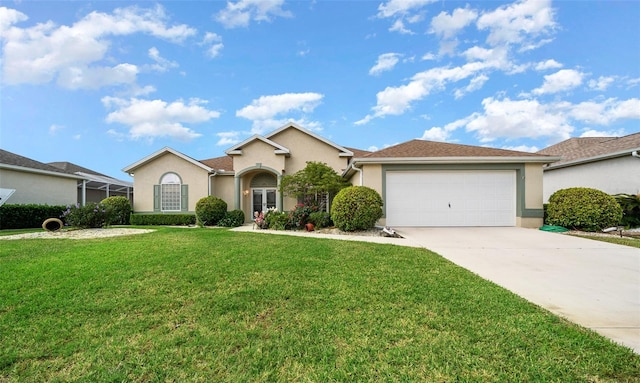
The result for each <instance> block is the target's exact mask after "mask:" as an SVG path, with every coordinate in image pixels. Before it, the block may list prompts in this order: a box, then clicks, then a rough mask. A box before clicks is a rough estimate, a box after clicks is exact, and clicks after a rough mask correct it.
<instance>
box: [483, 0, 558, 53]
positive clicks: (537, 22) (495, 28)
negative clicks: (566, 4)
mask: <svg viewBox="0 0 640 383" xmlns="http://www.w3.org/2000/svg"><path fill="white" fill-rule="evenodd" d="M476 25H477V27H478V29H480V30H485V29H487V30H489V36H488V37H487V43H488V44H489V45H493V46H496V45H503V44H522V45H524V46H535V45H536V44H537V43H533V42H532V41H531V40H530V39H532V38H534V37H538V36H541V35H545V34H548V33H551V32H552V31H553V30H554V29H555V27H556V23H555V21H554V11H553V9H552V8H551V0H521V1H516V2H515V3H512V4H509V5H504V6H501V7H499V8H498V9H496V10H495V11H492V12H486V13H483V14H482V15H481V16H480V17H479V18H478V22H477V23H476ZM545 42H548V40H547V41H545Z"/></svg>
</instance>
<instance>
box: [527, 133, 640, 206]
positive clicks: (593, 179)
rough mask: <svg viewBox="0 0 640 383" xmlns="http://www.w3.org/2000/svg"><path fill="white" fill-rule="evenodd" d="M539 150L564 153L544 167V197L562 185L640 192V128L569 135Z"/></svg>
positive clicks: (628, 192)
mask: <svg viewBox="0 0 640 383" xmlns="http://www.w3.org/2000/svg"><path fill="white" fill-rule="evenodd" d="M538 154H544V155H551V156H558V157H561V160H560V161H558V162H554V163H552V164H549V165H546V166H545V167H544V168H543V170H544V201H545V202H546V201H548V200H549V197H550V196H551V195H552V194H553V193H555V192H556V191H558V190H560V189H566V188H570V187H589V188H594V189H598V190H602V191H603V192H605V193H607V194H612V195H613V194H619V193H625V194H640V132H638V133H633V134H629V135H627V136H623V137H582V138H570V139H568V140H565V141H562V142H559V143H557V144H555V145H552V146H549V147H548V148H545V149H543V150H541V151H539V152H538Z"/></svg>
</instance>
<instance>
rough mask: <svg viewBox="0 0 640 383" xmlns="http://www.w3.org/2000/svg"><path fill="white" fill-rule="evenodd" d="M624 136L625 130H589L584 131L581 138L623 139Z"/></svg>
mask: <svg viewBox="0 0 640 383" xmlns="http://www.w3.org/2000/svg"><path fill="white" fill-rule="evenodd" d="M624 135H625V132H624V129H618V130H606V131H602V130H593V129H589V130H586V131H584V132H583V133H582V134H581V135H580V137H621V136H624Z"/></svg>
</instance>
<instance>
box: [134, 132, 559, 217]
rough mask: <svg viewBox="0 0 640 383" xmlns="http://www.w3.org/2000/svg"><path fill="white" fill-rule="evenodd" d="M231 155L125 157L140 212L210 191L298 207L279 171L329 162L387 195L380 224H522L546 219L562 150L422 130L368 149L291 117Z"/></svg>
mask: <svg viewBox="0 0 640 383" xmlns="http://www.w3.org/2000/svg"><path fill="white" fill-rule="evenodd" d="M225 153H226V155H225V156H222V157H216V158H211V159H206V160H200V161H199V160H196V159H193V158H191V157H189V156H187V155H185V154H183V153H180V152H178V151H176V150H174V149H171V148H168V147H165V148H163V149H161V150H159V151H157V152H155V153H152V154H150V155H149V156H146V157H144V158H142V159H141V160H139V161H137V162H135V163H133V164H131V165H129V166H127V167H125V168H124V169H123V171H125V172H127V173H129V174H130V175H132V176H133V177H134V189H135V191H136V200H135V202H134V206H133V208H134V212H136V213H145V212H163V213H172V212H180V211H184V212H187V211H188V212H193V211H195V204H196V202H197V201H198V200H199V199H200V198H202V197H205V196H207V195H215V196H217V197H219V198H221V199H223V200H224V201H225V202H226V203H227V205H228V207H229V209H241V210H243V211H244V213H245V217H247V220H250V219H251V217H252V216H253V212H255V211H264V210H266V209H268V208H276V209H278V210H279V211H286V210H290V209H292V208H293V207H294V206H295V204H296V203H297V200H296V199H294V198H289V197H285V196H283V195H281V194H280V193H279V191H278V188H279V185H280V182H281V180H282V177H283V176H285V175H289V174H294V173H296V172H297V171H299V170H302V169H304V167H305V166H306V163H307V162H308V161H318V162H323V163H325V164H327V165H329V166H330V167H332V168H333V169H334V170H335V171H336V172H337V173H338V174H341V175H342V176H343V177H344V178H346V179H347V180H348V181H349V182H351V183H352V184H353V185H363V186H368V187H370V188H373V189H374V190H376V191H377V192H378V193H380V195H381V196H382V198H383V201H384V216H383V218H382V219H381V220H380V221H379V224H381V225H393V226H398V227H399V226H522V227H538V226H540V225H541V224H542V217H543V206H542V167H543V165H544V164H546V163H550V162H553V161H555V160H558V158H555V157H551V156H546V155H541V154H533V153H525V152H517V151H510V150H502V149H493V148H485V147H477V146H467V145H458V144H449V143H440V142H430V141H423V140H412V141H408V142H405V143H402V144H399V145H395V146H392V147H389V148H386V149H383V150H380V151H376V152H368V151H363V150H357V149H352V148H348V147H345V146H341V145H338V144H336V143H334V142H331V141H329V140H327V139H325V138H324V137H321V136H319V135H317V134H315V133H314V132H311V131H309V130H307V129H304V128H303V127H301V126H298V125H296V124H293V123H289V124H286V125H284V126H283V127H281V128H280V129H277V130H275V131H274V132H271V133H269V134H267V135H265V136H261V135H255V136H253V137H250V138H248V139H247V140H245V141H243V142H241V143H239V144H237V145H234V146H233V147H231V148H229V149H228V150H226V152H225Z"/></svg>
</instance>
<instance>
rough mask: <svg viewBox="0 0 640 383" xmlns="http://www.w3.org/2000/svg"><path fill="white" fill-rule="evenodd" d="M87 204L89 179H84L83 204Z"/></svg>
mask: <svg viewBox="0 0 640 383" xmlns="http://www.w3.org/2000/svg"><path fill="white" fill-rule="evenodd" d="M86 204H87V180H82V206H85V205H86Z"/></svg>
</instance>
